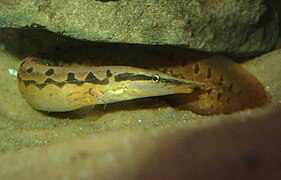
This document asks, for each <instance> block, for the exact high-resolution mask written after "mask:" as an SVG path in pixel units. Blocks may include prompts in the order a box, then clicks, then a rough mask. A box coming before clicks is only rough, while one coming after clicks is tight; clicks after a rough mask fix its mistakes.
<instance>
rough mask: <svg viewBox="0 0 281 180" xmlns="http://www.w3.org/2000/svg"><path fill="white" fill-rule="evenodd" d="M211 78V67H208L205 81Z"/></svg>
mask: <svg viewBox="0 0 281 180" xmlns="http://www.w3.org/2000/svg"><path fill="white" fill-rule="evenodd" d="M211 76H212V71H211V67H210V66H208V70H207V79H210V78H211Z"/></svg>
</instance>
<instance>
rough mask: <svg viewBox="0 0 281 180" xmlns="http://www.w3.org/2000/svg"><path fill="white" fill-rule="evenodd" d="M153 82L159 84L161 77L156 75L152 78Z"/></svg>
mask: <svg viewBox="0 0 281 180" xmlns="http://www.w3.org/2000/svg"><path fill="white" fill-rule="evenodd" d="M152 81H153V82H159V81H160V77H159V76H158V75H154V76H152Z"/></svg>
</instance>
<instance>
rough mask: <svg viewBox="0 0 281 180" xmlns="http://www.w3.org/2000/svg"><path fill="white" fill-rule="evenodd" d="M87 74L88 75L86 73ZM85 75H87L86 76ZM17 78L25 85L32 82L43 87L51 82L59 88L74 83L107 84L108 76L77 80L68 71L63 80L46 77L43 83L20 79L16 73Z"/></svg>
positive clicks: (79, 84) (40, 87) (78, 84)
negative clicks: (101, 78)
mask: <svg viewBox="0 0 281 180" xmlns="http://www.w3.org/2000/svg"><path fill="white" fill-rule="evenodd" d="M88 76H89V75H88ZM88 76H87V77H88ZM18 79H19V80H20V81H22V82H23V83H24V85H25V86H29V85H31V84H33V85H34V86H36V87H38V88H39V89H42V88H44V87H45V86H47V85H49V84H53V85H55V86H57V87H59V88H62V87H63V86H64V85H66V84H75V85H77V86H81V85H83V84H84V83H92V84H99V85H107V84H109V80H108V78H104V79H103V80H99V79H97V78H96V77H93V78H89V77H88V79H87V78H86V80H77V79H76V78H75V77H74V76H73V74H72V73H68V77H67V79H66V80H65V81H62V82H58V81H55V80H54V79H52V78H47V79H46V80H45V81H44V82H43V83H38V82H36V81H35V80H22V79H21V77H20V76H19V75H18Z"/></svg>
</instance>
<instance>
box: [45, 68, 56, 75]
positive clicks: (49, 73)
mask: <svg viewBox="0 0 281 180" xmlns="http://www.w3.org/2000/svg"><path fill="white" fill-rule="evenodd" d="M54 73H55V71H54V69H49V70H48V71H46V72H45V75H46V76H51V75H53V74H54Z"/></svg>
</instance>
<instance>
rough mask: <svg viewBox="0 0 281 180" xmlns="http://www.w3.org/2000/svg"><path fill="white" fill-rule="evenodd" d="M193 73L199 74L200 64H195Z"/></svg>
mask: <svg viewBox="0 0 281 180" xmlns="http://www.w3.org/2000/svg"><path fill="white" fill-rule="evenodd" d="M193 71H194V73H195V74H197V73H198V72H199V64H198V63H197V62H196V63H195V64H194V67H193Z"/></svg>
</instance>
